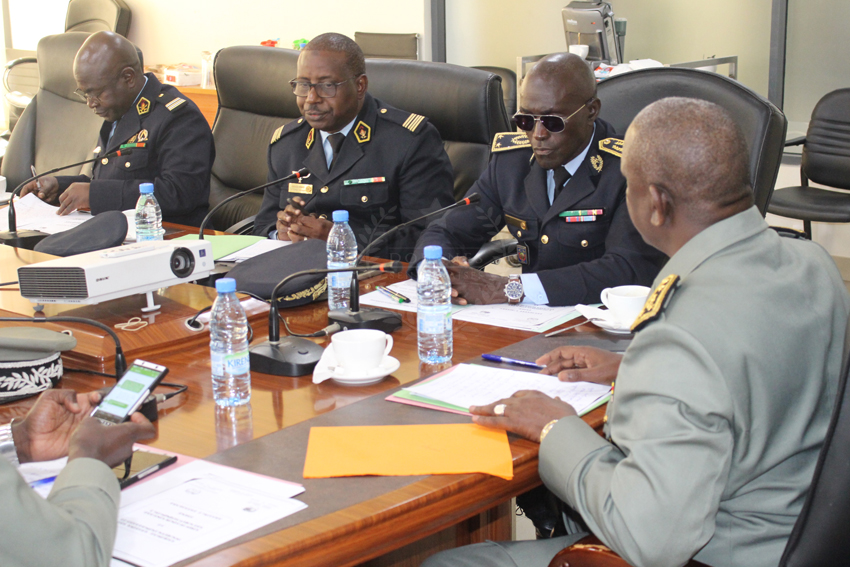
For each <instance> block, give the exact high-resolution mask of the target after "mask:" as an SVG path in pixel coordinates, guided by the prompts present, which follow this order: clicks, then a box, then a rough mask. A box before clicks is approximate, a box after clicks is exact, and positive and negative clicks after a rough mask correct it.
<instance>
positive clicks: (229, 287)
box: [215, 278, 236, 293]
mask: <svg viewBox="0 0 850 567" xmlns="http://www.w3.org/2000/svg"><path fill="white" fill-rule="evenodd" d="M215 290H216V291H217V292H218V293H233V292H234V291H236V280H234V279H233V278H221V279H220V280H216V281H215Z"/></svg>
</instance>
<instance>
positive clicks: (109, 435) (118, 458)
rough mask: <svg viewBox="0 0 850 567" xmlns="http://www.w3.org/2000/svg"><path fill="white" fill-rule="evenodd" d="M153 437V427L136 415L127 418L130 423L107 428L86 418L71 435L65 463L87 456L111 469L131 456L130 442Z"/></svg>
mask: <svg viewBox="0 0 850 567" xmlns="http://www.w3.org/2000/svg"><path fill="white" fill-rule="evenodd" d="M155 435H156V428H154V426H153V424H152V423H151V422H150V421H148V420H147V418H146V417H145V416H143V415H142V414H140V413H138V412H137V413H134V414H133V415H132V416H130V421H126V422H124V423H119V424H117V425H108V426H107V425H104V424H102V423H101V422H100V421H99V420H98V419H96V418H94V417H86V418H85V419H83V421H82V422H81V423H80V426H79V427H78V428H77V430H76V431H75V432H74V435H73V436H71V443H70V447H69V449H68V460H69V461H70V460H73V459H79V458H83V457H88V458H92V459H98V460H100V461H103V462H104V463H106V464H107V465H109V466H110V467H114V466H116V465H118V464H120V463H122V462H123V461H126V460H127V458H128V457H129V456H130V455H132V453H133V443H135V442H136V441H141V440H142V439H150V438H151V437H153V436H155Z"/></svg>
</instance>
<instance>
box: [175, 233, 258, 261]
mask: <svg viewBox="0 0 850 567" xmlns="http://www.w3.org/2000/svg"><path fill="white" fill-rule="evenodd" d="M174 240H198V235H197V234H187V235H186V236H181V237H179V238H175V239H174ZM204 240H208V241H209V242H210V244H212V254H213V260H221V259H222V258H224V257H225V256H228V255H230V254H233V253H234V252H238V251H240V250H242V249H243V248H248V247H249V246H251V245H252V244H255V243H257V242H259V241H261V240H265V237H263V236H251V235H242V234H221V235H213V234H205V235H204Z"/></svg>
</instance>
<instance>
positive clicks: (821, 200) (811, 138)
mask: <svg viewBox="0 0 850 567" xmlns="http://www.w3.org/2000/svg"><path fill="white" fill-rule="evenodd" d="M801 144H802V146H803V157H802V162H801V164H800V185H799V186H797V187H785V188H783V189H777V190H776V191H775V192H774V193H773V197H772V199H771V201H770V207H769V208H768V211H769V212H771V213H773V214H775V215H780V216H783V217H790V218H793V219H801V220H802V221H803V231H804V232H805V234H806V236H807V237H808V238H809V239H811V237H812V221H815V222H850V193H848V192H847V191H834V190H829V189H820V188H817V187H809V180H812V181H814V182H815V183H820V184H821V185H828V186H829V187H832V188H834V189H844V190H850V89H838V90H836V91H832V92H831V93H828V94H826V95H824V97H823V98H821V99H820V100H819V101H818V103H817V105H816V106H815V109H814V110H813V111H812V119H811V121H810V122H809V129H808V131H807V132H806V136H805V137H802V138H795V139H794V140H789V141H788V142H787V143H786V144H785V145H786V146H798V145H801Z"/></svg>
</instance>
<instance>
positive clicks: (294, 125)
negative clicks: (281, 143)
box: [269, 118, 307, 145]
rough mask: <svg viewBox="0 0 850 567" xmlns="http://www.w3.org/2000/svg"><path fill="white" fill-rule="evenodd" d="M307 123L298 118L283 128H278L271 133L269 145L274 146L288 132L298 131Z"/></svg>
mask: <svg viewBox="0 0 850 567" xmlns="http://www.w3.org/2000/svg"><path fill="white" fill-rule="evenodd" d="M306 123H307V121H306V120H304V118H299V119H298V120H293V121H291V122H289V123H287V124H284V125H283V126H280V127H279V128H278V129H277V130H275V131H274V132H273V133H272V139H271V141H270V142H269V145H271V144H274V143H275V142H277V141H278V140H280V139H281V138H283V137H284V136H286V135H287V134H289V133H290V132H294V131H296V130H297V129H299V128H300V127H301V126H303V125H304V124H306Z"/></svg>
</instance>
